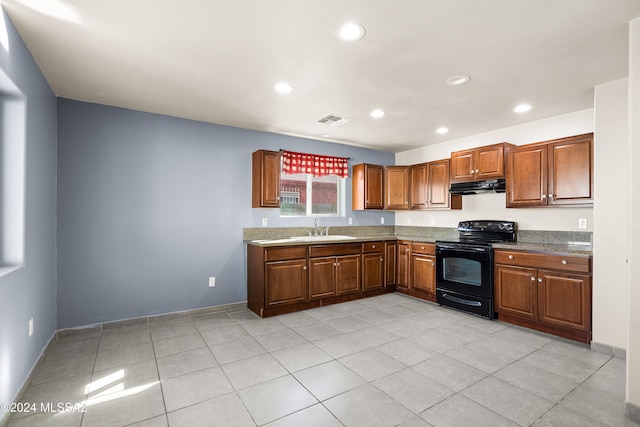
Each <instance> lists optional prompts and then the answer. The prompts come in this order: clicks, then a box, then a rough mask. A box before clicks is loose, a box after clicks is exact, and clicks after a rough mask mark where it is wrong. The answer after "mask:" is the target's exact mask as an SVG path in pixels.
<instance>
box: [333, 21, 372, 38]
mask: <svg viewBox="0 0 640 427" xmlns="http://www.w3.org/2000/svg"><path fill="white" fill-rule="evenodd" d="M364 34H365V30H364V27H363V26H362V25H359V24H355V23H353V22H348V23H346V24H344V25H342V26H340V28H338V30H337V31H336V36H337V37H338V38H339V39H340V40H342V41H345V42H354V41H356V40H360V39H361V38H363V37H364Z"/></svg>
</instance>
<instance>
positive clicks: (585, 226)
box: [578, 218, 587, 228]
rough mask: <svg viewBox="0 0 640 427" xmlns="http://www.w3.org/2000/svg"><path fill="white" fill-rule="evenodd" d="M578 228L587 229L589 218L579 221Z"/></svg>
mask: <svg viewBox="0 0 640 427" xmlns="http://www.w3.org/2000/svg"><path fill="white" fill-rule="evenodd" d="M578 228H587V218H580V219H579V220H578Z"/></svg>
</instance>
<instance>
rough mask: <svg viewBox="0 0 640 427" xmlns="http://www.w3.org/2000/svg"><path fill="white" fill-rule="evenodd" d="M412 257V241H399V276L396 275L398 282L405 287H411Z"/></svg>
mask: <svg viewBox="0 0 640 427" xmlns="http://www.w3.org/2000/svg"><path fill="white" fill-rule="evenodd" d="M410 257H411V249H410V243H407V242H398V277H396V284H397V285H398V286H400V287H403V288H408V287H409V269H410V267H411V266H410Z"/></svg>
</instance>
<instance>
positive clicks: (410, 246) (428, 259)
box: [396, 241, 436, 301]
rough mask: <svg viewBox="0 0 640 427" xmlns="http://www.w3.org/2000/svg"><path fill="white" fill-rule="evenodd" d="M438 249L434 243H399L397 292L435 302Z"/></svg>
mask: <svg viewBox="0 0 640 427" xmlns="http://www.w3.org/2000/svg"><path fill="white" fill-rule="evenodd" d="M435 253H436V248H435V244H433V243H422V242H410V241H399V242H398V277H397V284H396V290H397V291H399V292H402V293H405V294H408V295H412V296H415V297H419V298H423V299H426V300H429V301H435V294H436V258H435Z"/></svg>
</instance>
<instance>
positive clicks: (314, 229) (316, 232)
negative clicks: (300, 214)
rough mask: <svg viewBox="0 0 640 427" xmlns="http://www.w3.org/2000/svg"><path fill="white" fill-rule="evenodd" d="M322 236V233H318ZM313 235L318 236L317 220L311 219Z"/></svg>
mask: <svg viewBox="0 0 640 427" xmlns="http://www.w3.org/2000/svg"><path fill="white" fill-rule="evenodd" d="M320 233H321V234H322V232H320ZM313 235H314V236H317V235H318V218H317V217H316V218H313Z"/></svg>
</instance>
